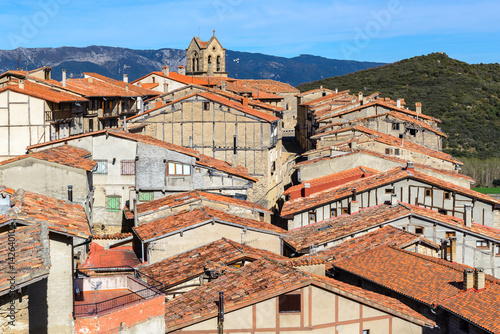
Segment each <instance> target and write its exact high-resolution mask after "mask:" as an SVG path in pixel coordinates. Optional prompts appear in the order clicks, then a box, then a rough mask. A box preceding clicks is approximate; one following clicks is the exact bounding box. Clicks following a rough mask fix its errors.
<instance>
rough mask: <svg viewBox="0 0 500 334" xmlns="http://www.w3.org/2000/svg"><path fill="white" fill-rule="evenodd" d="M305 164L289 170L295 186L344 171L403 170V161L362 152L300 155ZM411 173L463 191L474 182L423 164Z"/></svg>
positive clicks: (323, 152)
mask: <svg viewBox="0 0 500 334" xmlns="http://www.w3.org/2000/svg"><path fill="white" fill-rule="evenodd" d="M304 156H306V157H308V159H309V160H305V161H301V162H299V163H297V164H296V165H295V166H294V167H293V168H294V169H295V170H296V171H297V180H298V182H302V183H305V182H308V181H312V180H314V179H319V178H322V177H326V176H328V175H331V174H335V173H340V172H344V171H345V170H346V167H347V166H348V167H350V168H358V167H360V166H365V165H366V166H372V167H373V169H376V170H379V171H385V170H388V169H391V168H394V167H398V166H399V167H404V166H406V165H407V163H408V162H407V161H406V160H404V159H401V158H398V157H395V156H394V155H386V154H380V153H376V152H372V151H367V150H362V149H355V150H353V149H338V148H335V147H332V148H325V149H322V150H317V151H316V152H315V151H309V152H306V153H304ZM413 166H414V168H415V170H417V171H419V172H421V173H424V174H427V175H430V176H433V177H436V178H440V179H442V180H443V181H446V182H450V183H453V184H456V185H458V186H461V187H464V188H471V187H472V186H473V185H474V184H475V181H474V179H472V178H471V177H470V176H467V175H465V174H460V173H459V172H458V171H457V170H444V169H439V168H433V167H430V166H427V165H425V164H420V163H415V162H414V163H413Z"/></svg>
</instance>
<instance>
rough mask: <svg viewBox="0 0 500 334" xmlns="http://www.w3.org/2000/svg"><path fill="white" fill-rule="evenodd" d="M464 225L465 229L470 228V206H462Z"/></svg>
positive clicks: (467, 204)
mask: <svg viewBox="0 0 500 334" xmlns="http://www.w3.org/2000/svg"><path fill="white" fill-rule="evenodd" d="M464 223H465V226H467V227H471V226H472V204H469V203H465V204H464Z"/></svg>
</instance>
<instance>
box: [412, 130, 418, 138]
mask: <svg viewBox="0 0 500 334" xmlns="http://www.w3.org/2000/svg"><path fill="white" fill-rule="evenodd" d="M410 135H412V136H413V137H415V136H416V135H417V130H416V129H410Z"/></svg>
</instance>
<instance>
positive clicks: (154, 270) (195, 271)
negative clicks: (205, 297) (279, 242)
mask: <svg viewBox="0 0 500 334" xmlns="http://www.w3.org/2000/svg"><path fill="white" fill-rule="evenodd" d="M263 257H269V258H276V259H279V260H285V259H286V258H285V257H283V256H281V255H278V254H274V253H272V252H270V251H266V250H261V249H257V248H253V247H250V246H248V245H243V244H240V243H237V242H234V241H231V240H228V239H226V238H222V239H219V240H217V241H214V242H211V243H209V244H207V245H203V246H200V247H198V248H195V249H193V250H190V251H187V252H184V253H182V254H179V255H175V256H172V257H169V258H167V259H165V260H162V261H160V262H157V263H154V264H152V265H149V266H146V267H143V268H141V269H140V270H141V272H143V273H145V274H146V275H148V276H149V277H152V278H153V279H155V280H156V281H158V282H160V283H162V284H163V286H162V288H161V289H162V290H163V291H165V290H168V288H170V287H174V286H176V285H179V284H181V283H183V282H185V281H188V280H190V279H192V278H194V277H197V276H199V275H201V274H203V272H204V266H205V264H206V263H207V262H209V261H211V262H216V263H222V264H224V265H231V264H234V263H236V262H239V261H242V260H245V261H255V260H257V259H260V258H263Z"/></svg>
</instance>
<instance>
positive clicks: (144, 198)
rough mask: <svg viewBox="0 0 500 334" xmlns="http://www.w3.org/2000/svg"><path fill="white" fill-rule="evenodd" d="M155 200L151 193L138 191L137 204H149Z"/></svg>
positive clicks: (153, 194)
mask: <svg viewBox="0 0 500 334" xmlns="http://www.w3.org/2000/svg"><path fill="white" fill-rule="evenodd" d="M154 199H155V193H154V192H153V191H139V202H151V201H153V200H154Z"/></svg>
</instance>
